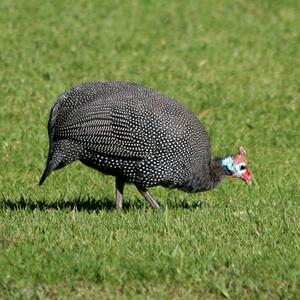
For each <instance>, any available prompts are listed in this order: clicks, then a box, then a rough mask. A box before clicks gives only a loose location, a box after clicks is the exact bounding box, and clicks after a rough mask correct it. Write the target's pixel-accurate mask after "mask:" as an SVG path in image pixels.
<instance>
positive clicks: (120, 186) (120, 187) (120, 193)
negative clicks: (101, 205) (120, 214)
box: [116, 177, 125, 210]
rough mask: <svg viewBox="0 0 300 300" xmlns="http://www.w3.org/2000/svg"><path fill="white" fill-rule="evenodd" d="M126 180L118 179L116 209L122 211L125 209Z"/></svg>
mask: <svg viewBox="0 0 300 300" xmlns="http://www.w3.org/2000/svg"><path fill="white" fill-rule="evenodd" d="M124 183H125V182H124V180H123V179H122V178H121V177H116V209H117V210H122V207H123V200H124V198H123V188H124Z"/></svg>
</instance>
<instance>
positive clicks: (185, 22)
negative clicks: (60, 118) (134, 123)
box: [0, 0, 300, 299]
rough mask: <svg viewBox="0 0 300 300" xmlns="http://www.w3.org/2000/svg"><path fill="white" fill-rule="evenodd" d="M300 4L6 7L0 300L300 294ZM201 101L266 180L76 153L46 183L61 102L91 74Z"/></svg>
mask: <svg viewBox="0 0 300 300" xmlns="http://www.w3.org/2000/svg"><path fill="white" fill-rule="evenodd" d="M299 11H300V2H299V1H296V0H294V1H292V0H287V1H271V0H266V1H263V2H261V1H258V0H257V1H246V0H236V1H208V0H207V1H189V0H188V1H179V0H178V1H137V0H132V1H118V0H114V1H112V0H102V1H84V0H82V1H77V2H76V3H74V2H72V1H58V0H57V1H51V2H43V3H41V2H40V1H34V0H30V1H9V0H3V1H1V4H0V40H1V52H0V66H1V68H0V91H1V97H0V104H1V110H0V128H1V130H0V140H1V147H0V157H1V159H0V192H1V193H0V197H1V198H0V266H1V272H0V285H1V289H0V298H1V299H82V298H84V299H95V298H98V299H170V298H174V299H222V298H230V299H297V298H298V299H299V297H300V284H299V282H300V273H299V270H300V255H299V253H300V251H299V248H300V220H299V216H300V205H299V204H300V191H299V186H300V181H299V175H300V172H299V157H300V130H299V128H300V89H299V78H300V59H299V58H300V50H299V42H300V36H299V28H300V22H299V20H300V19H299ZM89 81H131V82H140V83H143V84H144V85H146V86H148V87H151V88H153V89H156V90H158V91H159V92H161V93H163V94H166V95H168V96H170V97H172V98H175V99H177V100H178V101H179V102H181V103H183V104H184V105H186V106H188V107H189V108H190V109H191V110H192V111H193V112H194V113H195V114H197V115H198V116H199V117H200V118H201V119H202V121H203V123H204V124H205V127H206V128H207V130H208V132H209V135H210V138H211V142H212V151H213V154H214V155H226V154H234V153H236V150H237V147H238V146H240V145H243V146H244V147H245V148H246V149H247V150H248V153H249V160H250V165H251V168H252V171H253V177H254V184H253V185H252V186H251V187H248V186H246V185H245V184H243V183H242V181H239V180H229V179H228V180H225V182H224V183H223V184H222V185H221V186H220V187H218V188H217V189H215V190H213V191H211V192H207V193H202V194H194V195H192V194H186V193H183V192H180V191H177V190H166V189H163V188H161V187H157V188H153V189H152V190H151V191H152V193H153V195H154V196H155V197H156V198H157V199H158V201H159V203H160V204H161V206H162V209H160V210H159V211H154V210H152V209H150V208H149V205H148V204H147V203H145V201H144V200H143V199H142V197H141V196H140V195H139V193H138V192H137V191H136V190H135V188H134V187H132V186H127V187H126V189H125V198H126V199H125V201H126V202H125V210H124V211H123V212H116V211H115V210H114V209H113V207H114V179H113V178H112V177H108V176H104V175H102V174H99V173H97V172H96V171H94V170H92V169H89V168H87V167H85V166H83V165H81V164H80V163H74V164H72V165H70V166H68V167H67V168H65V169H62V170H59V171H57V172H55V173H53V174H52V175H51V176H50V177H49V178H48V179H47V181H46V182H45V184H44V186H42V187H39V186H38V185H37V184H38V181H39V178H40V176H41V174H42V172H43V169H44V166H45V162H46V157H47V151H48V137H47V129H46V127H47V121H48V114H49V110H50V108H51V106H52V105H53V103H54V102H55V100H56V99H57V97H58V96H59V95H60V94H62V93H63V92H64V91H65V90H67V89H69V88H70V87H72V86H73V85H75V84H77V83H79V82H89Z"/></svg>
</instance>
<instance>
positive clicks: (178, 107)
mask: <svg viewBox="0 0 300 300" xmlns="http://www.w3.org/2000/svg"><path fill="white" fill-rule="evenodd" d="M48 135H49V152H48V159H47V163H46V168H45V171H44V173H43V174H42V177H41V179H40V182H39V185H42V184H43V183H44V181H45V179H46V178H47V177H48V176H49V175H50V173H52V172H53V171H56V170H58V169H61V168H63V167H65V166H66V165H68V164H70V163H72V162H74V161H77V160H79V161H80V162H82V163H83V164H84V165H86V166H88V167H91V168H94V169H96V170H98V171H100V172H102V173H104V174H107V175H112V176H115V195H116V196H115V197H116V209H117V210H121V209H122V207H123V202H124V197H123V188H124V184H125V183H129V184H134V185H135V186H136V187H137V189H138V191H139V192H140V193H141V194H142V195H143V197H144V198H145V199H146V200H147V201H148V202H149V204H150V205H151V206H152V207H153V208H159V207H160V205H159V203H158V201H157V200H156V199H155V198H154V197H153V196H152V195H151V194H150V192H149V190H148V189H149V188H150V187H153V186H163V187H165V188H170V189H172V188H176V189H179V190H183V191H185V192H190V193H197V192H204V191H208V190H211V189H213V188H215V187H216V186H218V185H219V184H220V183H221V182H222V181H223V180H224V178H225V177H229V178H240V179H242V180H243V181H244V182H245V183H247V184H251V180H252V173H251V170H250V167H249V162H248V159H247V153H246V150H245V148H244V147H242V146H241V147H239V150H238V154H237V155H228V156H225V157H212V155H211V145H210V139H209V136H208V133H207V131H206V130H205V128H204V126H203V124H202V123H201V121H200V120H199V119H198V118H197V116H196V115H195V114H193V113H192V112H191V111H190V110H189V109H188V108H187V107H185V106H183V105H182V104H180V103H179V102H177V101H176V100H173V99H171V98H170V97H168V96H165V95H163V94H161V93H159V92H157V91H155V90H153V89H151V88H147V87H145V86H143V85H142V84H139V83H130V82H90V83H81V84H78V85H76V86H74V87H73V88H71V89H70V90H68V91H66V92H65V93H64V94H62V95H61V96H60V97H59V98H58V100H57V101H56V103H55V104H54V106H53V107H52V109H51V111H50V117H49V121H48Z"/></svg>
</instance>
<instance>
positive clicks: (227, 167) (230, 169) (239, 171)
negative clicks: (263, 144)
mask: <svg viewBox="0 0 300 300" xmlns="http://www.w3.org/2000/svg"><path fill="white" fill-rule="evenodd" d="M222 166H223V168H224V171H225V173H226V174H227V175H231V176H232V175H234V176H235V177H238V178H239V177H242V175H243V174H244V173H246V169H247V168H246V163H245V162H240V163H237V162H236V161H235V160H234V158H233V157H232V156H228V157H225V158H224V159H223V160H222Z"/></svg>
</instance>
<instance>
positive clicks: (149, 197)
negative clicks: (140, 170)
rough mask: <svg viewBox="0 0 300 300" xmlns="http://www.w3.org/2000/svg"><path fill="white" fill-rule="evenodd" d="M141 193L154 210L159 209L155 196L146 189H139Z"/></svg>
mask: <svg viewBox="0 0 300 300" xmlns="http://www.w3.org/2000/svg"><path fill="white" fill-rule="evenodd" d="M137 188H138V190H139V192H140V193H141V194H142V195H143V196H144V197H145V199H146V200H147V201H148V202H149V203H150V205H151V206H152V207H153V208H159V205H158V203H157V202H156V200H155V199H154V198H153V196H152V195H151V194H150V193H149V192H148V191H147V190H146V189H144V188H140V187H137Z"/></svg>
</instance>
